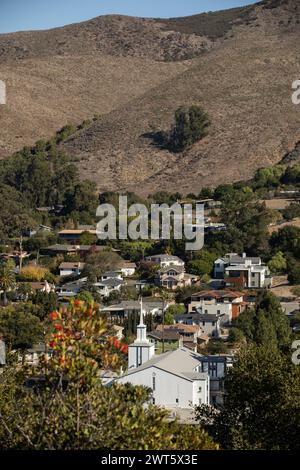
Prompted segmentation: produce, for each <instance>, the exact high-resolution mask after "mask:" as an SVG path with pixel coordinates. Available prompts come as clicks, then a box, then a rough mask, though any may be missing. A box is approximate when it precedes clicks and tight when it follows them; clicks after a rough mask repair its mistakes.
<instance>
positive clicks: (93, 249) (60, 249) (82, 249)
mask: <svg viewBox="0 0 300 470" xmlns="http://www.w3.org/2000/svg"><path fill="white" fill-rule="evenodd" d="M106 249H107V247H106V246H100V245H51V246H48V247H47V248H44V249H42V253H43V254H49V255H51V256H56V255H66V256H70V255H80V256H83V257H84V256H87V255H89V254H90V253H99V252H100V251H104V250H106Z"/></svg>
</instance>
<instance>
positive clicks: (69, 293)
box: [56, 277, 87, 298]
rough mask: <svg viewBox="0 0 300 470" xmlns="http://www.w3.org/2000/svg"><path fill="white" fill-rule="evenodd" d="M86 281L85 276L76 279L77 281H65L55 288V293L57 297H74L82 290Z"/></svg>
mask: <svg viewBox="0 0 300 470" xmlns="http://www.w3.org/2000/svg"><path fill="white" fill-rule="evenodd" d="M86 283H87V278H86V277H85V278H81V279H78V280H77V281H73V282H67V283H66V284H64V285H63V286H60V287H58V288H57V290H56V292H57V295H58V297H59V298H72V297H76V296H77V295H78V294H79V293H80V292H81V291H82V290H84V288H85V285H86Z"/></svg>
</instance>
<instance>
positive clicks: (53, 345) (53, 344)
mask: <svg viewBox="0 0 300 470" xmlns="http://www.w3.org/2000/svg"><path fill="white" fill-rule="evenodd" d="M55 345H56V343H55V341H50V343H49V348H52V349H53V348H54V347H55Z"/></svg>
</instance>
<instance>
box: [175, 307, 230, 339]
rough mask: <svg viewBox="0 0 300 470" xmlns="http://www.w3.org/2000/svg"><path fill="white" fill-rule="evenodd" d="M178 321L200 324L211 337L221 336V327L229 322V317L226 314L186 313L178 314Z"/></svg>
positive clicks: (187, 323)
mask: <svg viewBox="0 0 300 470" xmlns="http://www.w3.org/2000/svg"><path fill="white" fill-rule="evenodd" d="M176 322H177V323H183V324H186V325H198V326H200V327H201V329H202V331H203V333H204V334H205V335H207V336H209V337H210V338H219V337H220V336H221V328H222V327H224V326H226V325H227V324H228V323H229V317H228V315H225V314H220V315H214V314H212V313H201V312H200V313H198V312H197V313H186V314H184V315H177V316H176Z"/></svg>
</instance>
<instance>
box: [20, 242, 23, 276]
mask: <svg viewBox="0 0 300 470" xmlns="http://www.w3.org/2000/svg"><path fill="white" fill-rule="evenodd" d="M19 246H20V256H19V273H21V271H22V266H23V236H22V235H21V237H20V240H19Z"/></svg>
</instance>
